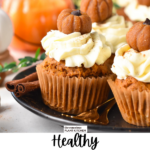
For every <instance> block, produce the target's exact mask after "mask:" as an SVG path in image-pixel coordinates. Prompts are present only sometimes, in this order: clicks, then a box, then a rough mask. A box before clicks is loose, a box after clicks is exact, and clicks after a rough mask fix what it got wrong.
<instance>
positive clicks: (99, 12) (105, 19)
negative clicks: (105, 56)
mask: <svg viewBox="0 0 150 150" xmlns="http://www.w3.org/2000/svg"><path fill="white" fill-rule="evenodd" d="M112 8H113V3H112V0H99V1H97V0H82V1H81V10H82V11H83V12H86V13H87V14H88V15H89V16H90V17H91V20H92V22H93V24H92V29H93V31H96V32H98V33H100V34H102V35H104V36H105V38H106V42H107V44H108V45H110V47H111V53H112V55H111V58H112V63H113V58H114V54H115V52H116V50H117V49H118V47H120V46H122V45H124V44H126V33H127V32H128V30H129V28H130V27H132V23H131V22H127V21H125V19H124V17H123V16H119V15H117V14H113V13H112ZM112 63H111V65H112Z"/></svg>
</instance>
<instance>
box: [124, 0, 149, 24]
mask: <svg viewBox="0 0 150 150" xmlns="http://www.w3.org/2000/svg"><path fill="white" fill-rule="evenodd" d="M140 1H141V2H142V1H143V0H139V1H133V2H131V3H130V4H129V5H128V6H127V7H126V8H125V13H126V14H127V16H128V17H129V18H130V20H133V21H145V18H150V5H146V3H143V4H142V3H140ZM147 1H148V3H147V4H150V1H149V0H147ZM143 2H144V1H143Z"/></svg>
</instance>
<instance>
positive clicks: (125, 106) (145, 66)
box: [108, 19, 150, 126]
mask: <svg viewBox="0 0 150 150" xmlns="http://www.w3.org/2000/svg"><path fill="white" fill-rule="evenodd" d="M149 31H150V20H148V19H147V20H146V22H144V23H143V22H139V23H136V24H135V25H134V26H133V27H132V28H131V29H130V30H129V32H128V33H127V42H128V44H126V45H124V46H122V47H120V48H119V49H118V50H117V51H116V56H115V59H114V64H113V65H112V71H113V72H114V73H115V74H116V75H117V79H116V80H115V81H112V80H108V83H109V85H110V87H111V89H112V91H113V94H114V96H115V99H116V101H117V104H118V107H119V109H120V112H121V114H122V117H123V118H124V120H125V121H126V122H128V123H130V124H134V125H137V126H150V41H149V39H150V32H149Z"/></svg>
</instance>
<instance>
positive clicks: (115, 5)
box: [113, 2, 121, 9]
mask: <svg viewBox="0 0 150 150" xmlns="http://www.w3.org/2000/svg"><path fill="white" fill-rule="evenodd" d="M113 6H114V7H115V8H116V9H120V8H121V7H120V6H119V5H118V4H117V3H115V2H113Z"/></svg>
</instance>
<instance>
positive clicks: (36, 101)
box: [12, 67, 150, 132]
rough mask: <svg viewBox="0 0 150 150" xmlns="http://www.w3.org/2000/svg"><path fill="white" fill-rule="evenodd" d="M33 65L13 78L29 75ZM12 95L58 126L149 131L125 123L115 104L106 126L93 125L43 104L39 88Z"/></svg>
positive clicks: (148, 129) (91, 130)
mask: <svg viewBox="0 0 150 150" xmlns="http://www.w3.org/2000/svg"><path fill="white" fill-rule="evenodd" d="M35 71H36V70H35V67H32V68H30V69H27V70H25V71H23V72H21V73H19V74H18V75H17V76H16V77H15V78H14V80H16V79H21V78H23V77H25V76H26V75H29V74H31V73H33V72H35ZM12 96H13V97H14V98H15V100H16V101H17V102H18V103H19V104H21V105H22V106H23V107H25V108H27V109H28V110H30V111H31V112H33V113H35V114H37V115H39V116H41V117H44V118H46V119H49V120H52V121H54V122H55V123H57V124H58V125H60V126H64V125H87V126H88V131H89V132H101V131H108V132H111V131H112V132H149V131H150V128H149V127H137V126H134V125H130V124H128V123H126V122H125V121H124V120H123V119H122V116H121V114H120V112H119V109H118V107H117V105H115V106H114V107H113V108H112V109H111V110H110V113H109V116H108V118H109V121H110V123H109V124H108V125H106V126H102V125H95V124H90V123H85V122H82V121H79V120H76V119H71V118H67V117H64V116H61V113H59V112H57V111H54V110H52V109H50V108H49V107H47V106H46V105H44V103H43V102H42V98H41V93H40V90H38V91H34V92H31V93H29V94H28V95H26V96H23V97H21V98H17V97H15V95H14V93H12ZM111 97H113V95H112V93H111V92H110V93H109V98H111Z"/></svg>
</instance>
